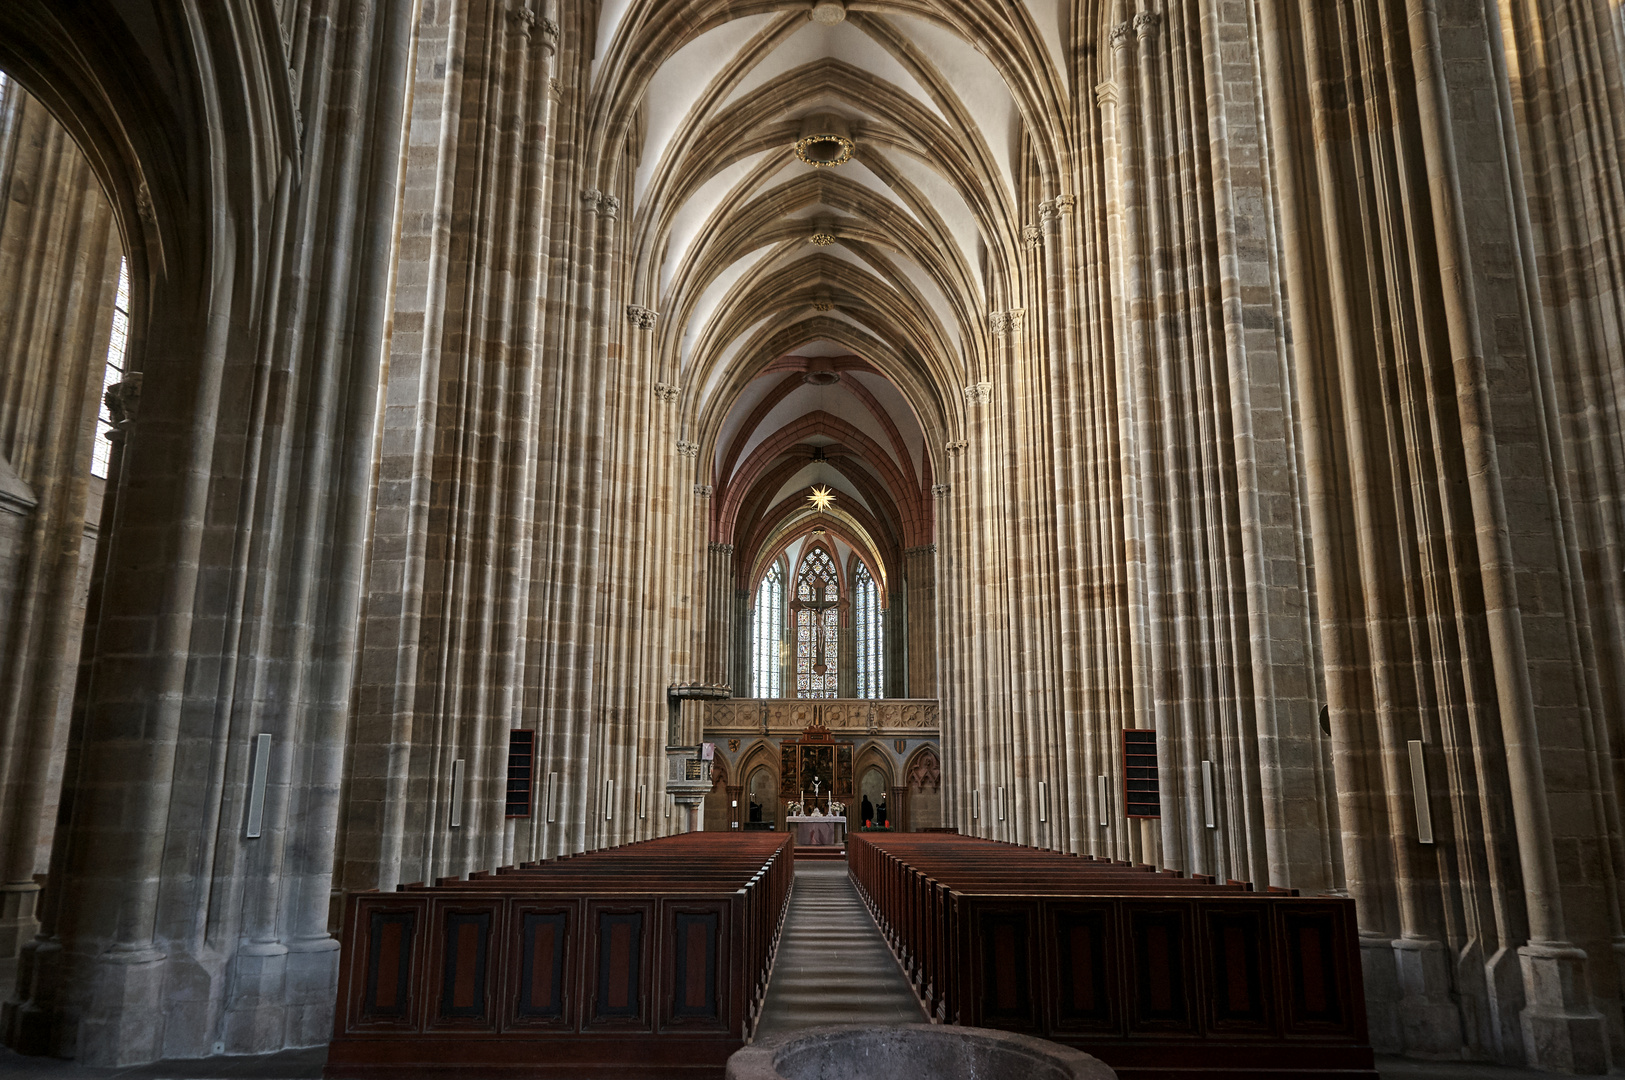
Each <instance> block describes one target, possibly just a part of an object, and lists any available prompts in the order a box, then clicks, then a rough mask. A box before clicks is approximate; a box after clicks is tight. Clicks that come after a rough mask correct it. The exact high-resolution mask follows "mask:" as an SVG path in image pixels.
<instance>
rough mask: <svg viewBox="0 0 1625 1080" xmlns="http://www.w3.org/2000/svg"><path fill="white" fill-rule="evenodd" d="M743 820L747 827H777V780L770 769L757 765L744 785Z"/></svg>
mask: <svg viewBox="0 0 1625 1080" xmlns="http://www.w3.org/2000/svg"><path fill="white" fill-rule="evenodd" d="M745 792H746V798H747V799H748V800H749V802H748V803H747V804H746V808H745V809H746V812H745V815H744V817H745V822H746V827H747V828H757V829H777V828H778V827H779V780H778V777H777V776H776V775H774V772H773V770H772V769H770V768H768V767H767V766H766V765H758V766H757V767H756V768H755V769H754V770H753V771H752V772H751V774H750V781H749V783H747V784H746V785H745Z"/></svg>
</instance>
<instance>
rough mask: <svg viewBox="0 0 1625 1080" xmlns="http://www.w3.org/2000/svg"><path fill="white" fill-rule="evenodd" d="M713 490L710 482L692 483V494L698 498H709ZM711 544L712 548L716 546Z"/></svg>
mask: <svg viewBox="0 0 1625 1080" xmlns="http://www.w3.org/2000/svg"><path fill="white" fill-rule="evenodd" d="M714 490H716V489H715V488H713V487H712V486H711V485H710V484H695V485H694V494H695V495H696V496H698V497H699V498H702V499H709V498H710V497H711V493H712V492H713V491H714ZM711 546H712V548H713V549H714V548H715V547H716V545H715V544H713V545H711Z"/></svg>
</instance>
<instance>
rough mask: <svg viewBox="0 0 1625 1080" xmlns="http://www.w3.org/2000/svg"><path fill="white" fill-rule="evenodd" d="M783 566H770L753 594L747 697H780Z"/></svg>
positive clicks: (782, 669)
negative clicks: (752, 621)
mask: <svg viewBox="0 0 1625 1080" xmlns="http://www.w3.org/2000/svg"><path fill="white" fill-rule="evenodd" d="M784 576H785V575H784V564H783V563H782V562H776V563H774V564H773V567H772V569H770V570H769V571H768V572H767V574H766V576H764V577H763V578H762V584H761V586H760V587H758V588H757V590H756V613H755V626H754V627H753V629H752V633H751V693H752V695H753V696H755V697H783V696H784V674H783V673H784V666H783V665H782V664H780V663H779V643H780V642H782V641H783V640H784Z"/></svg>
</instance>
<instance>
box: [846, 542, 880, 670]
mask: <svg viewBox="0 0 1625 1080" xmlns="http://www.w3.org/2000/svg"><path fill="white" fill-rule="evenodd" d="M882 614H883V612H882V611H881V607H880V586H879V585H877V584H875V579H874V578H873V577H871V576H870V574H869V568H868V567H867V566H865V565H863V564H862V563H861V562H860V563H858V568H857V571H856V572H855V573H854V574H853V575H852V624H853V630H854V631H855V634H854V637H855V638H856V641H857V646H858V648H857V667H858V697H861V698H878V697H885V696H886V690H885V686H886V631H885V627H884V625H883V622H884V620H883V619H882Z"/></svg>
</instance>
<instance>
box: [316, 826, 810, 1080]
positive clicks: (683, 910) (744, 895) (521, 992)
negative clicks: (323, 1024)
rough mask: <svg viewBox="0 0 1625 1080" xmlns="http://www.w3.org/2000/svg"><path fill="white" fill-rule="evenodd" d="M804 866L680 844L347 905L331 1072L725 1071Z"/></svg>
mask: <svg viewBox="0 0 1625 1080" xmlns="http://www.w3.org/2000/svg"><path fill="white" fill-rule="evenodd" d="M794 860H795V846H794V840H793V839H792V838H791V837H789V836H788V835H776V834H763V833H750V834H733V835H727V834H714V833H713V834H687V835H683V836H675V837H666V838H663V839H660V840H650V841H645V842H642V843H637V844H628V845H626V846H624V847H620V848H613V849H609V850H605V851H596V852H590V853H588V854H585V855H577V856H573V857H569V858H561V859H557V860H553V861H550V862H546V863H540V864H528V865H525V866H521V867H503V868H502V869H500V870H498V871H497V872H496V873H479V874H473V875H470V878H469V880H466V881H464V880H459V879H442V880H441V881H439V882H437V883H436V884H434V885H432V886H430V885H421V884H414V885H406V886H401V887H400V888H399V889H398V890H397V891H396V892H393V893H381V892H377V891H368V892H358V893H352V894H351V895H350V896H349V897H348V898H347V899H346V908H345V917H344V937H343V946H342V949H343V951H342V953H341V955H340V973H339V998H338V1009H337V1018H336V1021H335V1030H334V1037H333V1042H332V1044H331V1045H330V1047H329V1049H328V1057H327V1069H326V1075H327V1076H329V1077H333V1078H356V1080H363V1078H367V1080H371V1078H381V1077H385V1076H390V1077H393V1076H418V1077H430V1076H433V1077H470V1078H472V1077H475V1076H480V1077H484V1076H491V1075H511V1076H519V1075H525V1076H540V1077H567V1076H568V1077H590V1076H603V1077H647V1078H666V1077H699V1076H705V1077H717V1076H721V1075H722V1069H723V1066H724V1063H725V1062H726V1061H727V1058H728V1055H730V1054H732V1053H733V1052H734V1051H735V1050H737V1049H739V1048H740V1047H741V1046H743V1045H744V1044H745V1039H746V1038H747V1037H748V1035H749V1033H750V1031H751V1030H752V1028H753V1026H754V1023H755V1019H756V1016H757V1015H758V1013H759V1011H760V1008H761V1001H762V996H763V994H764V993H765V991H766V988H767V977H768V973H769V971H770V970H771V965H772V957H773V951H774V948H775V947H776V945H777V941H778V935H779V931H780V929H781V928H782V925H783V920H784V914H785V910H786V905H787V901H788V899H789V895H790V886H791V884H792V882H793V880H794V874H795V862H794Z"/></svg>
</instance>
